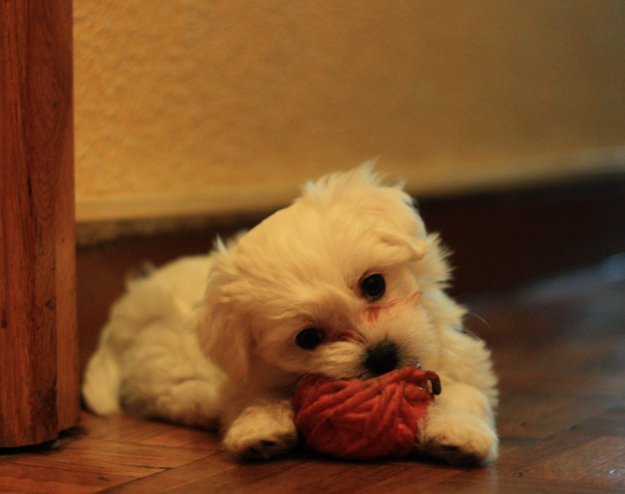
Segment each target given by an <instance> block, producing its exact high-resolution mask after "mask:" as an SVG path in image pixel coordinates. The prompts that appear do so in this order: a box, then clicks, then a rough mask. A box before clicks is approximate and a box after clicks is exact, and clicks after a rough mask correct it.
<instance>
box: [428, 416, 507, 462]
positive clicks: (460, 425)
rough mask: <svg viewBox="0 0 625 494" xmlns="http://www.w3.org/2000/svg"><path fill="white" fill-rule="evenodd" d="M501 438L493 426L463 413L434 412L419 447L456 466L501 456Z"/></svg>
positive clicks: (492, 459) (489, 460) (490, 460)
mask: <svg viewBox="0 0 625 494" xmlns="http://www.w3.org/2000/svg"><path fill="white" fill-rule="evenodd" d="M497 448H498V439H497V435H496V433H495V431H493V429H492V428H491V427H489V425H488V424H487V423H486V422H484V421H483V420H481V419H480V418H478V417H475V416H474V415H469V414H466V413H463V412H455V413H445V414H438V415H433V416H432V417H430V418H429V420H428V422H427V423H426V426H425V428H424V430H423V432H422V434H421V437H420V444H419V446H418V449H420V450H421V451H423V452H425V453H427V454H429V455H431V456H435V457H437V458H441V459H443V460H445V461H446V462H447V463H450V464H452V465H480V464H487V463H490V462H492V461H494V460H495V458H496V457H497Z"/></svg>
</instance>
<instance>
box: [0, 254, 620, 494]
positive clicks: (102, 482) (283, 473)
mask: <svg viewBox="0 0 625 494" xmlns="http://www.w3.org/2000/svg"><path fill="white" fill-rule="evenodd" d="M624 280H625V259H623V257H615V258H612V259H610V260H608V261H606V262H605V263H602V264H601V265H599V266H595V267H592V268H589V269H587V270H582V271H578V272H575V273H573V274H570V275H566V276H560V277H557V278H556V277H554V278H550V279H547V280H543V281H541V282H535V283H532V284H529V285H525V286H523V287H519V288H518V289H516V290H512V291H507V292H505V293H494V294H481V295H479V296H473V297H471V298H467V299H466V300H463V302H464V303H466V304H468V305H470V306H471V308H472V311H473V313H474V314H476V315H475V316H470V317H469V320H468V323H469V326H470V328H471V329H472V330H473V331H475V332H476V333H479V334H480V335H481V336H482V337H483V338H484V339H486V340H487V341H488V342H489V344H490V345H491V346H492V348H493V349H494V357H495V360H496V362H497V368H498V371H499V373H500V376H501V398H502V399H501V408H500V412H499V418H498V423H499V433H500V436H501V455H500V457H499V459H498V460H497V462H496V463H495V464H494V465H493V466H491V467H490V468H484V469H482V468H477V469H469V468H454V467H450V466H447V465H444V464H441V463H438V462H435V461H431V460H424V459H418V458H412V459H402V460H389V461H380V462H373V463H367V462H341V461H333V460H330V459H326V458H321V457H318V456H315V455H314V454H311V453H308V452H306V451H302V450H300V451H297V452H295V453H293V454H292V455H289V456H288V457H285V458H281V459H277V460H275V461H272V462H269V463H236V462H234V461H233V460H232V459H231V458H229V457H228V456H227V455H226V454H225V453H224V452H223V451H221V450H220V447H219V439H218V437H217V436H216V435H214V434H212V433H210V432H204V431H198V430H191V429H186V428H180V427H175V426H171V425H168V424H163V423H154V422H143V421H138V420H133V419H131V418H127V417H117V418H113V419H102V418H98V417H94V416H93V415H90V414H88V413H86V412H85V413H84V415H83V425H82V427H81V428H80V429H79V430H75V431H72V432H71V433H69V434H67V435H65V436H64V437H63V438H62V439H61V440H60V441H58V442H56V443H55V444H52V445H49V447H48V448H40V449H37V450H30V449H26V450H22V451H19V452H15V451H6V450H5V451H0V492H36V493H63V494H72V493H92V492H110V493H121V492H129V493H150V494H153V493H165V492H172V493H173V492H181V493H195V492H198V493H199V492H202V493H213V492H227V493H237V492H253V493H254V494H261V493H265V492H267V493H272V494H282V493H290V492H297V493H308V492H310V493H323V494H331V493H352V492H358V493H375V494H382V493H401V492H410V493H415V492H436V493H446V492H476V493H489V492H503V493H510V494H514V493H521V492H522V493H525V492H527V493H541V492H550V493H552V492H553V493H595V492H596V493H599V492H614V493H616V492H625V281H624Z"/></svg>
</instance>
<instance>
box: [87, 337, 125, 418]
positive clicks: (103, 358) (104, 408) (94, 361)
mask: <svg viewBox="0 0 625 494" xmlns="http://www.w3.org/2000/svg"><path fill="white" fill-rule="evenodd" d="M120 385H121V368H120V365H119V362H118V361H117V359H116V358H115V355H114V354H113V352H112V351H111V349H110V348H109V347H108V346H101V347H100V348H99V349H98V351H97V352H96V353H95V354H94V355H93V357H91V359H90V360H89V363H88V364H87V369H86V370H85V376H84V380H83V385H82V396H83V399H84V400H85V404H86V405H87V407H88V408H89V410H91V411H92V412H94V413H97V414H98V415H112V414H114V413H118V412H120V411H121V407H120V403H119V391H120V389H119V388H120Z"/></svg>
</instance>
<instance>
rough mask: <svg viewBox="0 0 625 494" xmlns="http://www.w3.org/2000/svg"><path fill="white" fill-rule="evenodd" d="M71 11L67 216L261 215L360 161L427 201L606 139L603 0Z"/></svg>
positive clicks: (87, 6) (86, 7)
mask: <svg viewBox="0 0 625 494" xmlns="http://www.w3.org/2000/svg"><path fill="white" fill-rule="evenodd" d="M74 10H75V13H74V15H75V31H74V34H75V78H76V82H75V88H76V152H77V160H76V177H77V198H78V217H79V219H82V220H85V219H97V218H107V217H108V218H124V217H133V216H134V217H142V216H151V215H152V216H154V215H167V214H175V213H184V212H202V211H211V210H212V211H219V210H222V209H232V208H235V209H236V208H240V209H245V208H247V207H262V206H264V205H269V206H271V205H273V204H275V203H280V202H281V201H284V200H285V198H287V197H288V196H289V195H291V194H293V193H294V192H295V191H296V190H297V189H296V187H297V185H298V184H299V183H300V182H301V181H302V180H303V179H305V178H310V177H314V176H316V175H318V174H320V173H322V172H325V171H328V170H333V169H338V168H350V167H352V166H353V165H355V164H357V163H359V162H360V161H362V160H364V159H367V158H370V157H372V156H381V159H380V168H382V169H384V170H389V171H392V172H396V173H399V174H401V175H404V176H407V177H408V179H409V184H410V185H411V187H413V188H414V189H415V190H418V191H421V192H423V193H428V192H430V191H433V190H435V189H437V188H438V189H444V188H446V184H447V188H450V187H451V188H454V187H458V188H462V187H463V186H465V185H467V184H468V185H470V184H471V183H473V184H474V185H475V183H476V182H480V181H484V180H487V181H488V180H489V179H491V180H493V181H497V180H499V178H497V177H500V178H501V180H505V177H512V179H513V180H515V179H523V177H525V178H529V179H533V178H535V177H536V176H537V175H541V174H542V173H544V172H545V171H546V170H547V167H545V159H539V160H535V161H528V162H526V161H525V158H527V157H530V156H531V157H536V156H552V155H556V156H558V157H559V164H558V162H556V163H555V165H554V166H555V167H556V171H555V173H556V174H557V172H558V170H559V171H560V172H565V173H569V171H570V170H569V169H570V168H571V166H573V167H576V166H578V165H571V162H570V161H569V160H568V159H567V158H566V157H567V156H568V155H569V154H570V153H573V154H575V153H577V152H578V151H582V150H591V154H592V150H593V149H597V148H605V147H611V146H620V145H623V144H625V118H623V117H624V116H625V63H624V62H623V61H624V60H625V3H623V2H622V0H614V1H607V0H606V1H602V2H596V1H592V0H587V1H581V0H559V1H558V0H551V1H549V2H544V1H538V0H537V1H514V0H506V1H501V0H493V1H487V0H465V1H458V2H451V3H450V2H432V1H421V0H406V1H389V0H368V1H366V2H359V1H356V0H316V1H312V0H298V1H286V0H263V1H261V2H234V1H232V0H167V1H164V0H153V1H147V0H124V1H113V0H75V2H74ZM547 161H549V159H548V158H547ZM578 161H579V160H578ZM598 161H602V159H598ZM532 163H533V164H532ZM578 164H579V163H578ZM504 165H505V166H504ZM558 167H560V168H559V169H558ZM552 171H553V170H552ZM449 184H452V186H450V185H449Z"/></svg>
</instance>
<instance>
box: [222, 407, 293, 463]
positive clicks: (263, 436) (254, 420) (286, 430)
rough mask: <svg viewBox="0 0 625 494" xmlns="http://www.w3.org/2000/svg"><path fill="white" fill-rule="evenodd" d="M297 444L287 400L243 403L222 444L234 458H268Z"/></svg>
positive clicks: (291, 408) (291, 411)
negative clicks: (244, 406)
mask: <svg viewBox="0 0 625 494" xmlns="http://www.w3.org/2000/svg"><path fill="white" fill-rule="evenodd" d="M296 444H297V429H296V428H295V424H294V422H293V406H292V404H291V401H290V400H281V401H273V402H264V403H260V404H254V405H250V406H247V407H246V408H244V409H243V411H242V412H241V413H240V414H239V415H238V416H237V417H236V418H235V419H234V420H233V421H232V423H231V424H230V426H229V427H228V429H227V431H226V433H225V436H224V440H223V445H224V447H225V448H226V450H228V451H229V452H230V453H231V454H233V455H234V456H236V457H238V458H250V459H268V458H271V457H273V456H277V455H280V454H282V453H286V452H287V451H288V450H290V449H291V448H293V446H295V445H296Z"/></svg>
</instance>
